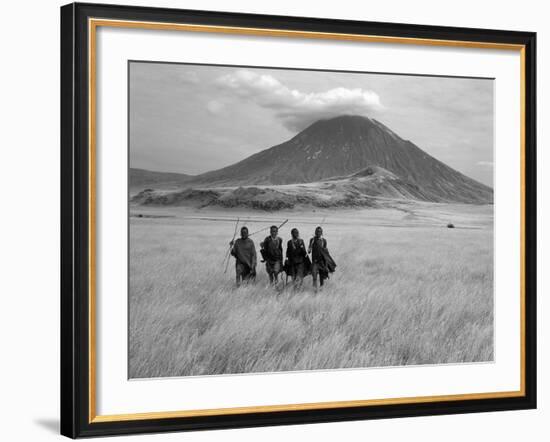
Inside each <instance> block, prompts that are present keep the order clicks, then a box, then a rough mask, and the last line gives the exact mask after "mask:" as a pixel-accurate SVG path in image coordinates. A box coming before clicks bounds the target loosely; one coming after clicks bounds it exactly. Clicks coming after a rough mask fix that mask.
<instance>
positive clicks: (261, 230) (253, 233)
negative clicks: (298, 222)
mask: <svg viewBox="0 0 550 442" xmlns="http://www.w3.org/2000/svg"><path fill="white" fill-rule="evenodd" d="M287 222H288V219H285V220H284V221H283V223H282V224H280V225H279V227H277V229H280V228H281V227H283V226H284V225H285V224H286V223H287ZM270 228H271V227H264V228H263V229H260V230H256V231H255V232H252V233H251V234H250V235H248V236H249V237H250V236H252V235H256V233H260V232H263V231H264V230H268V229H270Z"/></svg>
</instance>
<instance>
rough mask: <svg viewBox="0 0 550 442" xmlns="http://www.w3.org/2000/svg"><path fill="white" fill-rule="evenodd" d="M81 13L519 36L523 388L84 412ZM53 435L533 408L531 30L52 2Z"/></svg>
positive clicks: (448, 36)
mask: <svg viewBox="0 0 550 442" xmlns="http://www.w3.org/2000/svg"><path fill="white" fill-rule="evenodd" d="M89 18H105V19H117V20H130V21H147V22H160V23H187V24H200V25H212V26H232V27H242V28H255V29H281V30H291V31H306V32H314V33H335V34H355V35H374V36H389V37H399V38H416V39H417V38H421V39H433V40H452V41H458V42H479V43H499V44H513V45H522V46H523V47H524V82H525V85H524V91H525V95H524V97H525V100H524V107H525V109H524V112H525V113H524V122H525V125H524V145H525V149H524V171H523V173H524V190H525V196H524V213H523V216H524V241H525V247H524V251H525V253H524V281H522V284H523V290H524V295H525V298H524V323H525V327H524V341H525V342H524V347H523V348H524V376H525V377H524V395H522V396H517V397H496V398H480V399H468V400H452V401H445V400H443V401H437V402H420V403H400V404H390V405H369V406H364V407H357V406H355V407H338V408H324V409H318V410H294V411H291V410H288V411H275V412H256V413H246V414H232V415H231V414H228V415H221V416H220V415H217V416H198V417H172V418H150V419H140V420H120V421H109V422H93V421H91V420H90V406H91V404H90V402H91V398H90V372H89V364H90V359H89V358H90V353H89V350H90V347H89V346H90V340H89V333H90V307H89V283H90V280H89V268H90V267H89V266H90V262H89V256H90V243H89V236H88V231H89V223H90V213H89V199H90V188H89V179H88V177H89V166H90V162H89V161H90V158H89V152H88V149H87V146H88V140H89V137H90V133H89V127H88V121H89V104H90V103H89V99H88V96H89V95H88V92H89V90H88V87H89V85H88V68H89V66H88V62H89V45H88V43H89V41H88V38H89V27H88V19H89ZM60 181H61V183H60V184H61V434H63V435H65V436H68V437H71V438H77V437H88V436H105V435H116V434H136V433H149V432H167V431H184V430H203V429H222V428H240V427H253V426H267V425H286V424H304V423H315V422H336V421H349V420H360V419H379V418H391V417H406V416H426V415H440V414H455V413H475V412H483V411H498V410H518V409H530V408H536V386H537V381H536V34H535V33H532V32H516V31H502V30H489V29H468V28H450V27H440V26H423V25H410V24H394V23H377V22H359V21H348V20H329V19H315V18H303V17H285V16H268V15H256V14H254V15H253V14H241V13H225V12H210V11H195V10H179V9H167V8H149V7H129V6H117V5H98V4H86V3H73V4H69V5H66V6H63V7H61V177H60Z"/></svg>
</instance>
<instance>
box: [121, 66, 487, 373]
mask: <svg viewBox="0 0 550 442" xmlns="http://www.w3.org/2000/svg"><path fill="white" fill-rule="evenodd" d="M128 70H129V71H128V79H129V85H128V87H129V90H128V112H129V113H128V115H129V122H128V123H129V128H128V131H129V146H128V148H129V165H130V169H129V183H128V186H129V210H128V215H129V293H128V303H129V305H128V307H129V333H128V334H129V345H128V348H129V354H128V361H129V363H128V370H129V378H158V377H175V376H204V375H230V374H241V373H270V372H283V371H286V372H288V371H302V370H334V369H352V368H370V367H395V366H413V365H420V364H423V365H426V364H458V363H488V362H491V361H493V360H494V350H493V338H494V323H493V322H494V317H493V316H494V315H493V308H494V293H493V288H494V287H493V212H494V211H493V150H494V134H493V128H494V121H493V120H494V93H493V92H494V90H493V89H494V81H493V79H491V78H467V77H437V76H422V75H402V74H399V73H369V72H341V71H320V70H300V69H282V68H264V67H253V66H222V65H197V64H180V63H163V62H148V61H130V62H129V63H128Z"/></svg>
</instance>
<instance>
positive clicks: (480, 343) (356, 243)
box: [129, 199, 494, 378]
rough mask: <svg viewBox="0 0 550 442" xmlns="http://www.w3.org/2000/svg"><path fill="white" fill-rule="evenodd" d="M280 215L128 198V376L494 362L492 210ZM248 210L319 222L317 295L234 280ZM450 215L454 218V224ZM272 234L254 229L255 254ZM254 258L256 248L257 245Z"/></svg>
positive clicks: (411, 206)
mask: <svg viewBox="0 0 550 442" xmlns="http://www.w3.org/2000/svg"><path fill="white" fill-rule="evenodd" d="M380 201H381V203H380V204H379V205H378V208H376V209H368V208H367V209H357V208H356V209H339V210H330V209H312V208H302V209H300V208H297V209H294V210H286V211H285V210H281V211H277V212H273V213H270V212H262V211H254V210H249V209H245V208H241V209H237V208H235V209H220V208H206V209H197V208H193V207H175V206H171V207H159V206H137V205H131V206H130V263H129V270H130V287H129V309H130V312H129V313H130V314H129V376H130V377H131V378H148V377H166V376H197V375H214V374H234V373H252V372H276V371H295V370H316V369H338V368H359V367H385V366H400V365H416V364H444V363H463V362H486V361H492V360H493V357H494V355H493V306H494V303H493V206H492V205H464V204H436V203H423V202H416V201H406V200H402V201H397V202H396V201H393V202H391V204H390V203H389V202H388V204H385V203H384V200H383V199H381V200H380ZM237 218H239V219H240V220H241V222H240V225H244V224H246V225H247V226H248V227H249V229H250V231H251V232H252V231H255V230H258V229H262V228H265V227H267V226H269V225H271V224H279V223H281V222H282V221H283V220H285V219H289V222H288V224H287V225H285V227H284V228H283V229H282V230H281V232H280V236H282V237H283V239H284V240H285V244H286V240H288V238H289V237H290V229H291V228H292V227H297V228H298V229H299V230H300V232H301V236H302V237H303V238H304V239H305V240H306V241H307V240H308V239H309V238H310V237H311V236H312V233H313V230H314V228H315V226H317V225H319V224H321V223H322V225H323V228H324V230H325V237H326V239H327V241H328V247H329V250H330V252H331V253H332V255H333V257H334V259H335V260H336V262H337V264H338V267H337V270H336V273H335V274H334V275H332V276H331V278H330V279H329V280H328V282H327V285H326V287H325V288H324V289H323V291H321V292H319V293H314V291H313V290H312V288H311V277H308V278H307V279H306V281H305V283H304V287H303V290H301V291H295V290H294V289H293V288H292V287H291V286H290V285H289V286H286V287H282V286H280V287H278V288H277V289H276V288H273V287H269V286H268V284H267V275H266V273H265V269H264V267H263V264H261V263H259V264H258V269H257V270H258V277H257V280H256V282H255V283H254V284H250V285H248V286H245V287H241V288H235V284H234V260H233V259H231V262H230V265H229V267H228V270H227V272H224V265H223V261H224V256H225V255H226V252H227V249H228V242H229V240H230V239H231V237H232V235H233V231H234V227H235V221H236V220H237ZM449 223H452V224H453V225H454V227H455V228H447V225H448V224H449ZM266 235H267V232H266V231H264V232H261V233H259V234H257V235H254V236H253V239H254V241H255V244H256V248H257V250H259V242H260V241H261V240H262V239H263V238H264V237H265V236H266ZM258 258H260V256H259V255H258Z"/></svg>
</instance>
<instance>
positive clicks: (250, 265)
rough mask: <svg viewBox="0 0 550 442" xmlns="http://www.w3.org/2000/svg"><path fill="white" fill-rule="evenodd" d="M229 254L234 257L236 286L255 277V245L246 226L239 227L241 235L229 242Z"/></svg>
mask: <svg viewBox="0 0 550 442" xmlns="http://www.w3.org/2000/svg"><path fill="white" fill-rule="evenodd" d="M229 246H230V247H231V255H232V256H234V257H235V280H236V282H237V287H239V286H240V285H241V282H248V281H251V280H254V278H256V259H257V258H256V247H255V246H254V241H252V240H251V239H250V238H249V237H248V228H247V227H242V228H241V237H240V238H238V239H237V240H236V241H233V240H232V241H231V242H230V243H229Z"/></svg>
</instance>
